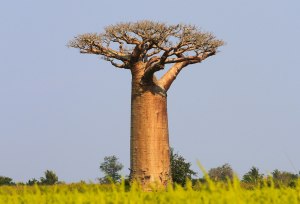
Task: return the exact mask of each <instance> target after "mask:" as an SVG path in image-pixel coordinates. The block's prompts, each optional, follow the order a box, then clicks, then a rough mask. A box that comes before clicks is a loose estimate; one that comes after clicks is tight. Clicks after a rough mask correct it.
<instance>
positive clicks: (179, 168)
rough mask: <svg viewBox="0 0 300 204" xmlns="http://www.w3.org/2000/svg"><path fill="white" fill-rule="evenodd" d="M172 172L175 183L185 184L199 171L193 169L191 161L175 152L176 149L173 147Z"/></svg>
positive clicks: (171, 157)
mask: <svg viewBox="0 0 300 204" xmlns="http://www.w3.org/2000/svg"><path fill="white" fill-rule="evenodd" d="M170 159H171V174H172V180H173V182H174V183H177V184H180V185H182V186H184V185H185V183H186V180H187V179H189V180H191V179H192V176H196V175H197V173H196V172H194V171H193V170H192V169H191V163H189V162H187V161H185V158H184V157H183V156H181V155H179V154H178V153H174V149H173V148H171V156H170Z"/></svg>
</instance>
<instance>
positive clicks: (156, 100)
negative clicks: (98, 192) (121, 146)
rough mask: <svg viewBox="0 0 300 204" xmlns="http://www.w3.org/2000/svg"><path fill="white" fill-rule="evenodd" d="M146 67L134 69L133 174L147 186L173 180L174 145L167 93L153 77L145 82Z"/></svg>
mask: <svg viewBox="0 0 300 204" xmlns="http://www.w3.org/2000/svg"><path fill="white" fill-rule="evenodd" d="M142 69H143V66H140V67H139V69H137V68H136V69H135V70H134V71H132V96H131V138H130V158H131V160H130V163H131V164H130V166H131V174H130V176H131V179H132V180H136V181H138V182H140V183H141V184H142V186H143V188H144V189H147V188H148V187H149V185H150V184H156V185H160V186H161V185H163V186H166V185H167V184H168V182H170V181H171V175H170V148H169V134H168V117H167V96H166V92H165V91H164V89H162V88H161V87H159V86H158V85H156V83H155V82H153V81H152V80H151V83H146V84H142V83H141V81H142V80H141V77H142V73H143V72H142Z"/></svg>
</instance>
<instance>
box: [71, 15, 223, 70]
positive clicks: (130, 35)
mask: <svg viewBox="0 0 300 204" xmlns="http://www.w3.org/2000/svg"><path fill="white" fill-rule="evenodd" d="M223 44H224V42H223V41H222V40H218V39H216V37H215V36H214V35H213V34H212V33H209V32H204V31H201V30H200V29H198V28H197V27H196V26H194V25H185V24H177V25H167V24H165V23H160V22H153V21H148V20H144V21H139V22H135V23H119V24H116V25H111V26H108V27H106V28H105V29H104V32H103V33H100V34H98V33H86V34H81V35H78V36H77V37H75V38H74V39H73V40H71V41H70V42H69V44H68V46H69V47H74V48H79V49H80V52H81V53H86V54H97V55H101V56H102V57H103V59H104V60H107V61H109V62H111V64H112V65H114V66H115V67H118V68H125V69H131V68H132V65H133V64H134V63H137V62H139V61H143V62H146V75H147V74H149V75H150V74H153V73H154V72H155V71H158V70H161V69H163V68H164V65H165V64H171V63H181V64H182V65H183V66H187V65H188V64H194V63H198V62H201V61H202V60H204V59H205V58H207V57H209V56H212V55H214V54H216V52H217V48H218V47H219V46H222V45H223Z"/></svg>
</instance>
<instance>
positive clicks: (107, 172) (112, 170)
mask: <svg viewBox="0 0 300 204" xmlns="http://www.w3.org/2000/svg"><path fill="white" fill-rule="evenodd" d="M122 169H123V164H121V163H120V162H119V161H118V158H117V157H116V156H114V155H113V156H106V157H104V162H102V163H101V164H100V170H101V171H102V172H103V173H104V177H102V178H100V179H99V182H100V183H111V182H113V183H117V182H120V180H121V175H120V173H119V172H120V171H121V170H122Z"/></svg>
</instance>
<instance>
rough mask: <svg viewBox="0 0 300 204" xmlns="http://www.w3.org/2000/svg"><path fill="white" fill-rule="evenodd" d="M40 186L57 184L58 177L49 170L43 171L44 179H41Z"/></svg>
mask: <svg viewBox="0 0 300 204" xmlns="http://www.w3.org/2000/svg"><path fill="white" fill-rule="evenodd" d="M40 183H41V184H42V185H54V184H57V183H58V177H57V175H56V174H55V173H54V172H53V171H50V170H46V171H45V177H41V182H40Z"/></svg>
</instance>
